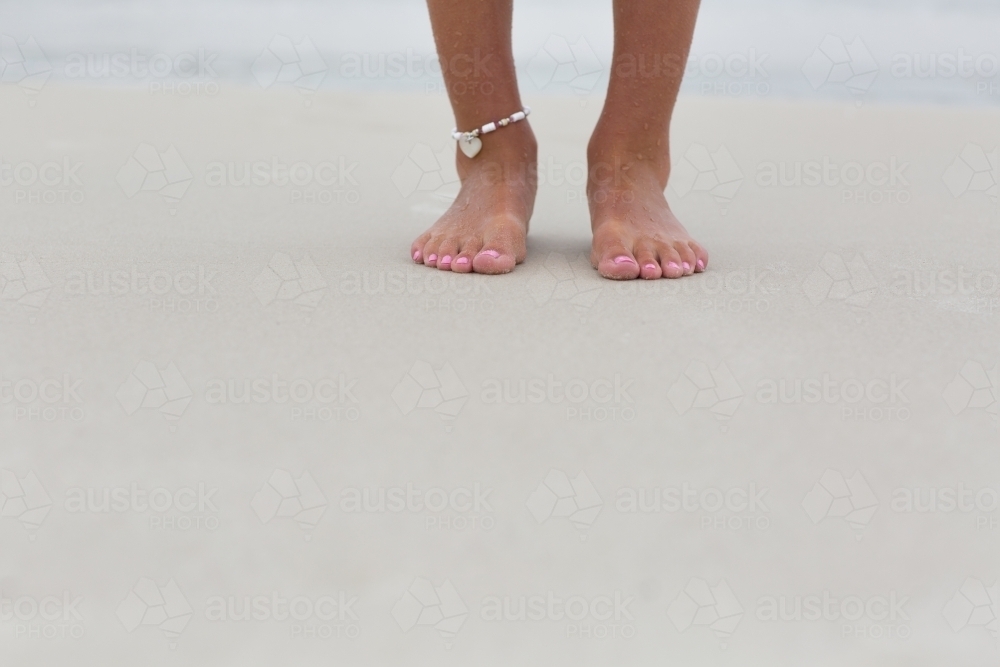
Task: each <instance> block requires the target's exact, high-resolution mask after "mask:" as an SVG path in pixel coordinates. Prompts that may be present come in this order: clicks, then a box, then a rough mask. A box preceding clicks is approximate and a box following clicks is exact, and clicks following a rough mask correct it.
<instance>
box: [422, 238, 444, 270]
mask: <svg viewBox="0 0 1000 667" xmlns="http://www.w3.org/2000/svg"><path fill="white" fill-rule="evenodd" d="M440 243H441V239H440V238H437V237H433V236H432V237H431V238H430V239H428V241H427V243H425V244H424V250H423V255H424V265H425V266H437V260H438V244H440Z"/></svg>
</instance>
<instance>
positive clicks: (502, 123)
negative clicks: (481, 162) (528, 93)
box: [451, 107, 531, 158]
mask: <svg viewBox="0 0 1000 667" xmlns="http://www.w3.org/2000/svg"><path fill="white" fill-rule="evenodd" d="M530 113H531V107H524V109H523V110H521V111H518V112H517V113H514V114H511V115H510V116H507V117H506V118H501V119H500V120H495V121H493V122H492V123H486V125H483V126H482V127H479V128H476V129H475V130H472V131H471V132H459V131H458V128H457V127H456V128H455V129H454V130H452V131H451V138H452V139H454V140H455V141H457V142H458V147H459V148H460V149H462V152H463V153H465V154H466V156H468V157H470V158H472V157H476V156H477V155H478V154H479V151H480V150H482V148H483V140H482V139H480V138H479V135H481V134H489V133H490V132H492V131H494V130H495V129H497V128H498V127H507V126H508V125H510V124H511V123H516V122H517V121H519V120H524V119H525V118H527V117H528V114H530Z"/></svg>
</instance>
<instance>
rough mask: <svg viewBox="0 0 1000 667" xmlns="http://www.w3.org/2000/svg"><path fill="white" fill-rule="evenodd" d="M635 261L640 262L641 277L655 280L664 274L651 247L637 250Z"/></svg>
mask: <svg viewBox="0 0 1000 667" xmlns="http://www.w3.org/2000/svg"><path fill="white" fill-rule="evenodd" d="M635 261H636V262H638V263H639V277H640V278H644V279H646V280H653V279H655V278H659V277H660V276H661V275H662V272H661V271H660V264H659V262H657V261H656V253H655V252H654V251H653V250H652V249H650V248H640V249H638V250H636V253H635Z"/></svg>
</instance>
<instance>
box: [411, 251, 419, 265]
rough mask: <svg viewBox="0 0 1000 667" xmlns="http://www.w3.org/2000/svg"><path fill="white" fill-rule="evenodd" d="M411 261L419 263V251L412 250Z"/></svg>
mask: <svg viewBox="0 0 1000 667" xmlns="http://www.w3.org/2000/svg"><path fill="white" fill-rule="evenodd" d="M413 261H414V262H419V261H420V251H419V250H414V251H413Z"/></svg>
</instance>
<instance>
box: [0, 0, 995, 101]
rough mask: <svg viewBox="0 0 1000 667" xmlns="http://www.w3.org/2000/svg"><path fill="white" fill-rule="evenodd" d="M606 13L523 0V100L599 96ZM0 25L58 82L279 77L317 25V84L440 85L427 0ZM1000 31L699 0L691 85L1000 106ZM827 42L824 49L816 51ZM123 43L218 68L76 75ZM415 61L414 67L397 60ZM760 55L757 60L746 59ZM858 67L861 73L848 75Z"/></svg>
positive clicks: (582, 4)
mask: <svg viewBox="0 0 1000 667" xmlns="http://www.w3.org/2000/svg"><path fill="white" fill-rule="evenodd" d="M611 24H612V22H611V3H610V0H601V1H596V0H520V1H516V2H515V25H514V51H515V60H516V62H517V63H518V68H519V77H520V79H521V86H522V92H523V93H524V95H525V97H526V99H529V100H530V96H531V94H533V93H546V94H567V95H581V96H589V95H595V96H599V95H602V94H603V92H604V89H605V87H606V85H607V77H608V66H609V63H610V60H611V48H612V31H611ZM0 35H4V36H7V37H9V38H13V40H14V41H15V42H16V43H19V44H20V43H23V42H24V41H25V40H26V39H28V38H33V39H34V41H35V42H36V43H37V45H38V47H39V49H40V50H41V53H42V54H44V58H45V60H46V61H47V63H48V64H49V65H50V66H51V68H52V74H51V78H50V80H51V81H53V82H55V81H65V82H70V83H75V84H82V85H104V86H147V87H148V86H150V85H151V84H154V85H159V84H162V83H164V82H171V81H173V82H180V81H185V80H186V81H188V83H192V82H201V83H203V84H205V83H210V84H212V85H215V86H223V85H237V84H239V85H249V86H256V85H265V84H267V85H270V84H269V83H268V82H267V81H265V82H264V83H261V79H260V78H259V77H258V76H255V73H254V63H255V62H256V61H258V59H259V58H260V57H261V53H262V52H263V51H264V50H265V48H267V47H268V45H270V44H274V38H275V36H276V35H280V36H285V37H287V38H289V40H290V43H293V44H300V45H301V44H304V43H305V42H303V40H306V39H307V40H308V44H309V45H311V47H303V48H306V49H308V48H314V50H315V53H316V54H318V56H319V58H320V59H321V62H322V67H323V72H322V76H319V77H313V78H312V79H310V81H313V82H315V83H316V85H315V86H313V88H314V89H319V90H324V89H334V90H336V89H340V90H359V91H365V90H401V91H410V92H425V93H428V94H442V91H443V84H442V81H441V77H440V75H439V74H437V69H436V67H435V57H434V44H433V39H432V37H431V31H430V24H429V21H428V19H427V13H426V8H425V6H424V3H423V1H422V0H369V1H363V0H356V1H354V2H346V1H344V0H322V1H318V0H317V1H307V0H297V1H294V2H275V1H270V2H268V1H263V0H171V1H169V2H168V1H164V0H118V1H96V0H31V2H11V1H9V0H8V1H6V2H2V3H0ZM998 36H1000V1H998V0H990V1H986V0H964V1H963V0H953V1H944V0H907V1H903V0H866V1H864V2H861V1H852V0H841V1H839V2H838V1H833V2H826V1H819V0H797V1H789V0H761V1H759V2H751V1H750V0H742V1H740V0H704V2H703V4H702V10H701V14H700V17H699V23H698V28H697V31H696V35H695V40H694V44H693V47H692V56H693V59H692V61H691V62H690V63H689V67H688V73H687V76H686V78H685V82H684V86H683V89H684V90H685V91H686V92H689V93H695V94H702V95H714V96H728V97H742V98H746V97H762V98H815V99H843V100H855V101H860V100H864V101H865V102H866V103H867V102H875V103H878V102H886V103H913V104H928V103H929V104H953V105H1000V37H998ZM9 43H10V42H9V41H8V44H9ZM824 44H825V45H826V53H825V54H824V53H820V54H819V55H817V53H816V52H817V49H820V50H821V51H822V49H821V45H824ZM842 47H843V48H845V49H846V48H847V47H851V51H852V53H851V54H849V55H850V56H851V58H850V59H849V62H847V63H846V64H841V65H840V69H838V70H837V72H839V73H840V75H837V74H836V73H834V74H833V75H832V77H831V75H830V74H829V73H828V72H827V71H826V70H827V68H830V67H832V65H831V64H830V62H831V61H830V60H829V58H830V55H829V54H830V53H831V52H837V51H839V49H841V48H842ZM119 53H126V54H132V53H135V54H138V55H139V56H142V57H145V58H150V57H152V56H154V55H157V54H161V55H163V56H166V59H165V60H164V59H163V58H162V57H161V62H167V61H168V60H171V59H174V60H176V59H177V58H178V57H179V56H181V55H183V54H192V55H193V56H195V57H197V55H198V54H202V56H203V59H204V60H206V61H207V62H208V67H207V68H205V70H204V71H203V72H201V73H198V74H195V75H194V77H193V78H189V77H187V76H186V75H185V76H180V75H178V74H177V73H176V72H173V71H170V72H168V73H166V75H165V76H163V77H156V76H152V75H148V74H147V75H140V74H137V73H136V72H134V71H129V72H128V73H126V74H124V75H121V76H115V75H108V76H94V75H90V74H85V75H80V73H79V72H78V71H74V70H73V69H72V68H71V67H70V68H68V67H67V66H68V65H69V64H70V63H73V62H77V63H79V62H86V61H87V59H88V58H90V59H92V60H93V61H94V62H96V63H100V62H101V59H102V58H104V57H108V56H111V55H113V54H119ZM963 59H964V69H965V71H964V73H963V72H961V71H959V68H958V66H960V65H962V62H963ZM407 60H408V62H409V63H410V65H409V68H407V67H405V65H404V66H401V65H400V64H401V63H406V62H407ZM188 61H190V59H188ZM188 61H185V62H188ZM750 61H754V62H756V63H757V66H756V67H754V68H750V67H744V63H749V62H750ZM907 62H909V63H910V64H911V71H909V72H907V71H906V68H905V64H906V63H907ZM932 62H933V63H934V64H935V65H936V68H935V69H933V70H932V69H931V67H930V66H931V63H932ZM950 62H954V63H955V65H956V67H954V68H952V67H949V63H950ZM727 63H728V67H727ZM394 64H395V65H394ZM834 64H836V63H834ZM913 66H915V67H913ZM845 67H846V68H847V69H846V70H845V69H844V68H845ZM804 68H807V69H808V71H804ZM810 68H811V69H810ZM851 68H854V69H856V70H858V71H860V72H861V76H860V77H858V78H856V79H855V80H853V81H851V82H848V83H845V82H844V81H843V79H844V76H843V74H844V72H845V71H852V72H853V70H851ZM872 68H874V70H873V69H872ZM917 70H919V73H918V71H917ZM831 71H833V70H831ZM872 71H874V78H871V77H872V74H871V72H872Z"/></svg>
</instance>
